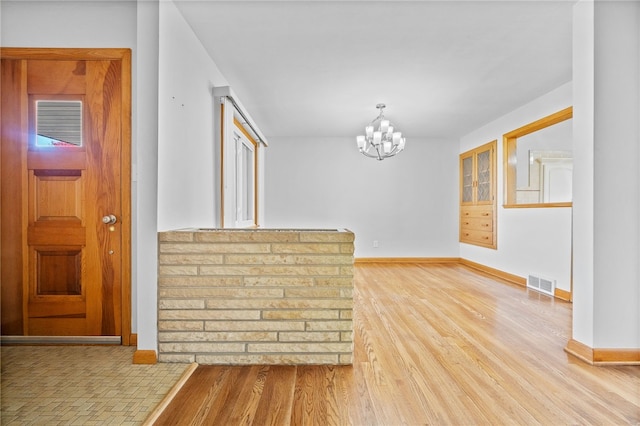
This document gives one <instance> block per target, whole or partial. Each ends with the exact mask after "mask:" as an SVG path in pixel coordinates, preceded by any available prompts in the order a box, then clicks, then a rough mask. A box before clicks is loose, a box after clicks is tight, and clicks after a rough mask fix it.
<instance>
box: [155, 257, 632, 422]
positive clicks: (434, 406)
mask: <svg viewBox="0 0 640 426" xmlns="http://www.w3.org/2000/svg"><path fill="white" fill-rule="evenodd" d="M355 270H356V275H355V291H354V314H353V315H354V340H355V352H354V357H353V359H354V362H353V366H297V367H296V366H251V367H203V366H201V367H199V369H200V368H214V369H217V370H211V371H212V372H215V373H212V374H210V375H209V376H207V375H202V374H201V375H200V376H195V373H194V375H192V377H195V378H194V380H200V381H205V382H206V383H204V384H203V383H199V384H198V385H197V386H194V387H189V388H187V387H185V392H187V393H188V395H189V397H188V398H186V399H192V402H191V403H189V404H188V403H187V402H186V399H185V397H184V396H180V395H178V396H177V397H176V399H175V401H177V404H176V405H173V406H172V404H169V406H168V407H167V411H168V412H169V413H168V414H167V413H163V414H167V415H168V416H172V417H167V418H170V419H189V422H193V423H192V424H225V425H228V424H231V425H234V424H256V425H263V424H264V425H306V424H315V425H358V426H359V425H367V426H368V425H385V426H386V425H419V424H433V425H460V424H473V425H478V424H482V425H484V424H491V425H496V424H542V425H557V424H607V425H609V424H612V425H614V424H615V425H625V424H627V425H636V424H638V423H639V422H640V367H638V366H607V367H594V366H592V365H588V364H586V363H584V362H582V361H580V360H577V359H576V358H574V357H572V356H571V355H569V354H567V353H566V352H564V346H565V345H566V343H567V341H568V340H569V339H570V337H571V304H570V303H567V302H563V301H560V300H557V299H553V298H551V297H549V296H546V295H543V294H540V293H536V292H533V291H528V290H527V289H525V288H523V287H520V286H515V285H512V284H509V283H507V282H505V281H501V280H500V279H496V278H495V277H490V276H488V275H485V274H483V273H479V272H478V271H475V270H472V269H468V268H466V267H464V266H460V265H452V264H448V265H437V264H433V265H424V264H423V265H419V264H402V265H398V264H386V265H385V264H362V265H356V268H355ZM190 380H191V379H190ZM185 386H186V385H185ZM196 393H201V394H202V395H195V394H196ZM171 412H173V414H171ZM156 424H180V423H167V422H165V423H162V422H156Z"/></svg>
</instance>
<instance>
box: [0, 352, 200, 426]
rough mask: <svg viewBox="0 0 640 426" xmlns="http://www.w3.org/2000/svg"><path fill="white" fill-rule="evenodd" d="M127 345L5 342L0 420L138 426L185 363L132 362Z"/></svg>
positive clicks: (7, 425)
mask: <svg viewBox="0 0 640 426" xmlns="http://www.w3.org/2000/svg"><path fill="white" fill-rule="evenodd" d="M134 351H135V347H128V346H3V347H2V348H1V349H0V353H1V357H0V364H1V372H2V373H1V376H0V380H1V391H0V398H1V403H0V411H1V417H0V424H2V425H3V426H10V425H21V426H22V425H47V426H49V425H139V424H142V423H143V422H144V420H145V419H146V418H147V416H148V415H149V414H150V413H151V412H152V411H153V410H154V408H156V406H157V405H158V404H159V403H160V402H161V401H162V399H163V398H164V396H165V395H166V394H167V393H168V392H169V390H170V389H171V387H172V386H173V385H174V384H175V383H176V382H177V381H178V380H179V379H180V377H181V376H182V374H183V372H185V371H186V370H187V368H188V367H189V364H167V363H158V364H154V365H134V364H132V363H131V360H132V359H133V352H134Z"/></svg>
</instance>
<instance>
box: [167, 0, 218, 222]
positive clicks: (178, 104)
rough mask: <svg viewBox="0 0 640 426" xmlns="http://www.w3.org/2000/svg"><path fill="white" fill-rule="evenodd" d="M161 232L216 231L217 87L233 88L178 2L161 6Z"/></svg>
mask: <svg viewBox="0 0 640 426" xmlns="http://www.w3.org/2000/svg"><path fill="white" fill-rule="evenodd" d="M159 42H160V61H159V62H160V66H159V69H160V82H159V89H158V96H159V99H158V104H159V117H160V120H159V132H158V230H160V231H166V230H171V229H179V228H185V227H208V228H211V227H214V226H215V217H216V215H217V214H218V212H217V211H215V210H216V209H219V208H220V206H219V205H217V202H216V200H215V194H216V190H217V188H216V186H219V185H220V174H219V168H218V166H217V164H216V162H215V161H214V157H215V155H216V154H215V152H214V104H213V102H214V98H213V94H212V89H213V87H214V86H223V85H227V84H228V83H227V82H226V80H225V79H224V77H223V76H222V74H221V73H220V71H219V70H218V68H217V66H216V65H215V63H214V62H213V60H212V59H211V58H210V57H209V55H208V54H207V52H206V51H205V49H204V47H203V46H202V44H201V43H200V41H199V40H198V39H197V38H196V36H195V34H194V33H193V31H192V30H191V28H190V27H189V25H188V24H187V23H186V21H185V20H184V18H183V17H182V15H181V14H180V12H179V11H178V9H177V8H176V6H175V4H174V3H173V2H169V1H163V2H160V41H159Z"/></svg>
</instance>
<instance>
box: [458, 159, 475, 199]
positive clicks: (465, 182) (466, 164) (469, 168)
mask: <svg viewBox="0 0 640 426" xmlns="http://www.w3.org/2000/svg"><path fill="white" fill-rule="evenodd" d="M461 169H462V200H461V201H462V202H463V203H471V202H473V156H469V157H466V158H463V159H462V164H461Z"/></svg>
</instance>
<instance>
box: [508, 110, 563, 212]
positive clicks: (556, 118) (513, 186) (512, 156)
mask: <svg viewBox="0 0 640 426" xmlns="http://www.w3.org/2000/svg"><path fill="white" fill-rule="evenodd" d="M571 118H573V107H568V108H565V109H562V110H560V111H558V112H556V113H553V114H550V115H548V116H546V117H543V118H541V119H539V120H536V121H533V122H531V123H529V124H526V125H524V126H522V127H519V128H517V129H515V130H512V131H510V132H508V133H505V134H504V135H503V137H502V139H503V157H504V158H503V165H504V173H503V180H504V203H503V205H502V207H504V208H506V209H509V208H548V207H571V206H573V202H572V201H566V202H554V203H517V202H516V190H517V165H518V164H517V163H518V161H517V157H516V152H517V151H516V149H517V143H518V138H519V137H522V136H526V135H528V134H530V133H533V132H536V131H538V130H542V129H545V128H547V127H550V126H553V125H554V124H558V123H561V122H563V121H566V120H570V119H571Z"/></svg>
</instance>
